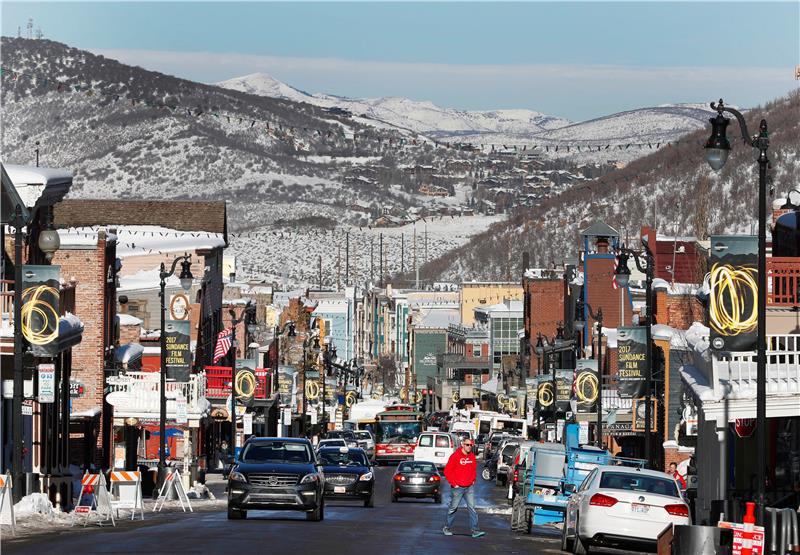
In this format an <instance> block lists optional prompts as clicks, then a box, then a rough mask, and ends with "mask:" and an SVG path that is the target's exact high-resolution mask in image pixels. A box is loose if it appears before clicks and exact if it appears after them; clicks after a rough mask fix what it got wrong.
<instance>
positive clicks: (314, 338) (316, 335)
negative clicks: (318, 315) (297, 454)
mask: <svg viewBox="0 0 800 555" xmlns="http://www.w3.org/2000/svg"><path fill="white" fill-rule="evenodd" d="M312 342H313V343H314V348H315V350H316V349H319V331H316V332H315V333H312V334H311V335H309V336H308V337H306V338H305V339H304V340H303V409H302V410H303V414H302V416H301V419H302V422H303V437H308V425H307V423H306V413H307V412H308V400H307V397H308V381H307V377H306V376H307V369H308V347H309V345H310V344H311V343H312ZM317 391H319V390H317Z"/></svg>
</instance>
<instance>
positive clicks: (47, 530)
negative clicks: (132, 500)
mask: <svg viewBox="0 0 800 555" xmlns="http://www.w3.org/2000/svg"><path fill="white" fill-rule="evenodd" d="M225 486H226V481H225V480H223V479H222V475H221V474H209V475H207V476H206V487H207V488H208V491H209V493H210V494H211V497H209V498H203V499H199V498H198V499H192V497H193V496H194V495H196V493H195V490H193V489H192V490H189V492H188V495H189V500H190V502H191V506H192V509H193V511H194V512H201V513H202V512H213V511H220V510H224V509H225V506H226V496H225ZM42 498H43V496H42ZM42 498H39V497H38V496H37V497H35V498H33V500H32V501H30V502H28V503H25V505H24V507H22V511H20V512H19V514H17V512H16V511H17V510H18V509H17V506H16V505H15V516H16V521H17V527H16V536H12V534H11V527H10V526H2V531H1V532H0V540H2V541H3V543H5V542H13V541H14V539H25V538H31V537H35V536H39V535H44V534H51V533H53V532H58V533H70V531H74V532H76V533H77V532H79V531H82V530H90V529H96V528H97V527H98V526H102V527H111V521H110V520H109V521H105V522H103V523H102V524H100V523H99V519H100V517H98V516H97V515H95V514H92V515H91V517H90V518H89V523H88V524H87V525H86V527H84V526H83V519H84V515H74V513H71V512H69V513H67V512H62V511H58V510H56V509H54V508H53V507H52V505H50V504H49V503H46V502H44V503H43V502H42V501H41V499H42ZM154 506H155V500H154V499H152V498H147V497H146V498H145V499H144V520H142V518H141V516H140V514H139V513H138V512H137V513H136V519H135V520H131V512H130V511H129V510H128V509H120V510H119V517H118V516H117V514H116V512H115V514H114V521H115V523H116V528H124V529H127V528H132V527H138V526H147V525H148V524H149V523H153V522H163V521H165V520H167V519H174V518H179V517H180V515H181V514H184V511H183V510H182V509H181V504H180V502H178V501H167V502H166V503H165V504H164V508H163V509H162V510H161V511H159V512H153V508H154ZM186 514H190V513H189V510H188V508H187V509H186ZM73 523H74V525H73Z"/></svg>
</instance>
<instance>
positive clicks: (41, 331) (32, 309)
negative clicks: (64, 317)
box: [21, 285, 59, 345]
mask: <svg viewBox="0 0 800 555" xmlns="http://www.w3.org/2000/svg"><path fill="white" fill-rule="evenodd" d="M48 297H50V298H56V299H57V298H58V297H59V292H58V289H56V288H55V287H50V286H49V285H39V286H37V287H29V288H28V289H26V290H25V291H23V292H22V310H21V311H22V335H23V337H25V339H26V340H27V341H28V343H30V344H31V345H48V344H50V343H52V342H53V341H55V340H57V339H58V319H59V316H58V311H57V310H56V308H55V307H54V306H53V305H52V304H50V303H49V302H47V299H48ZM34 326H35V328H34Z"/></svg>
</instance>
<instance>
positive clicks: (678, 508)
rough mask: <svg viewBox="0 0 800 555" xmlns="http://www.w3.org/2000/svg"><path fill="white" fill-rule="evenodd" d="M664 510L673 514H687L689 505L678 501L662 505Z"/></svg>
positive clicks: (686, 515)
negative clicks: (673, 503) (677, 502)
mask: <svg viewBox="0 0 800 555" xmlns="http://www.w3.org/2000/svg"><path fill="white" fill-rule="evenodd" d="M664 510H665V511H667V512H668V513H669V514H671V515H675V516H685V517H688V516H689V507H687V506H686V505H684V504H683V503H679V504H676V505H664Z"/></svg>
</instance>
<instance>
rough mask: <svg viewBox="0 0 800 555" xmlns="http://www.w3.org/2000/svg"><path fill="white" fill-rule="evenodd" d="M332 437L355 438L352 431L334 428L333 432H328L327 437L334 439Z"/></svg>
mask: <svg viewBox="0 0 800 555" xmlns="http://www.w3.org/2000/svg"><path fill="white" fill-rule="evenodd" d="M334 438H342V439H355V438H356V435H355V434H354V433H353V432H350V431H347V430H336V431H333V432H328V439H334Z"/></svg>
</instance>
